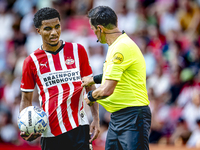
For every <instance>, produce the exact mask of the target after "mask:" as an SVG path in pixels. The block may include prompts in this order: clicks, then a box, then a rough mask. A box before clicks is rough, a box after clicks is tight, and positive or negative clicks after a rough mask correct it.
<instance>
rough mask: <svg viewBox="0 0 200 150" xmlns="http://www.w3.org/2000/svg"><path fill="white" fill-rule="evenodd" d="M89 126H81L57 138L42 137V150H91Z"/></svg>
mask: <svg viewBox="0 0 200 150" xmlns="http://www.w3.org/2000/svg"><path fill="white" fill-rule="evenodd" d="M89 139H90V135H89V125H84V126H79V127H77V128H75V129H72V130H70V131H68V132H66V133H63V134H61V135H58V136H56V137H41V142H40V145H41V148H42V150H90V148H89Z"/></svg>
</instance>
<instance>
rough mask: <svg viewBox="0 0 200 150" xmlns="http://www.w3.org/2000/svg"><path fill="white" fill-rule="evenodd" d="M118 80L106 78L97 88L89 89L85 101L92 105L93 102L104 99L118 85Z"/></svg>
mask: <svg viewBox="0 0 200 150" xmlns="http://www.w3.org/2000/svg"><path fill="white" fill-rule="evenodd" d="M117 83H118V81H116V80H105V82H104V84H103V85H101V86H100V87H98V88H97V89H96V90H92V91H89V92H88V94H87V96H86V97H85V102H86V103H87V104H88V105H90V104H91V103H92V102H94V101H96V100H99V99H104V98H106V97H108V96H110V95H111V94H112V93H113V92H114V90H115V87H116V85H117Z"/></svg>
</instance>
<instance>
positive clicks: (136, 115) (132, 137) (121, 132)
mask: <svg viewBox="0 0 200 150" xmlns="http://www.w3.org/2000/svg"><path fill="white" fill-rule="evenodd" d="M150 126H151V112H150V108H149V107H148V106H141V107H128V108H125V109H122V110H120V111H117V112H114V113H112V114H111V120H110V123H109V128H108V133H107V139H106V146H105V149H106V150H149V131H150Z"/></svg>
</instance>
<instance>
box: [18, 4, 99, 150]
mask: <svg viewBox="0 0 200 150" xmlns="http://www.w3.org/2000/svg"><path fill="white" fill-rule="evenodd" d="M34 25H35V27H36V30H37V32H38V33H39V34H40V35H41V37H42V41H43V45H42V46H41V47H40V48H38V49H37V50H35V51H34V52H33V53H32V54H30V55H29V56H28V57H27V58H26V59H25V61H24V64H23V71H22V80H21V90H22V99H21V104H20V111H21V110H22V109H24V108H25V107H27V106H31V105H32V96H33V90H34V87H35V85H36V86H37V89H38V93H39V102H40V105H41V107H42V108H43V110H44V111H45V112H46V113H47V116H48V125H47V129H46V130H45V132H44V133H43V134H42V137H41V147H42V150H56V149H58V150H62V149H70V150H89V141H90V142H92V141H93V140H94V139H96V138H97V136H98V134H99V132H100V127H99V114H98V103H95V104H94V106H93V107H91V113H92V115H93V122H92V123H91V125H90V129H89V122H88V120H87V116H86V113H85V111H84V104H83V94H84V91H85V90H86V93H87V92H88V91H90V90H94V89H95V86H91V87H86V88H83V87H82V86H81V83H82V82H81V78H82V77H84V76H91V75H92V70H91V67H90V65H89V62H88V56H87V53H86V51H85V49H84V47H83V46H82V45H80V44H76V43H69V42H65V41H62V40H60V39H59V37H60V34H61V24H60V15H59V13H58V11H57V10H55V9H53V8H48V7H46V8H42V9H40V10H39V11H37V13H36V14H35V15H34ZM90 133H93V137H90ZM20 135H21V137H22V138H23V139H25V140H27V141H32V140H34V139H36V138H37V137H39V136H41V134H40V133H36V134H34V133H31V134H30V135H28V136H27V135H26V133H24V132H21V133H20Z"/></svg>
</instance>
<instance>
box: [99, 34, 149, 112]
mask: <svg viewBox="0 0 200 150" xmlns="http://www.w3.org/2000/svg"><path fill="white" fill-rule="evenodd" d="M106 79H109V80H116V81H118V84H117V86H116V88H115V90H114V92H113V94H112V95H110V96H109V97H107V98H105V99H101V100H97V102H98V103H99V104H101V105H102V106H103V107H104V108H105V109H106V110H107V111H109V112H111V113H112V112H116V111H118V110H120V109H123V108H126V107H132V106H146V105H148V104H149V100H148V96H147V90H146V65H145V60H144V57H143V55H142V53H141V51H140V49H139V48H138V46H137V45H136V44H135V43H134V42H133V41H132V40H131V39H130V38H129V37H128V36H127V34H126V33H124V34H122V35H121V36H119V37H118V38H117V39H116V40H115V42H114V43H113V44H112V45H110V46H109V49H108V53H107V56H106V61H105V63H104V67H103V79H102V84H103V83H104V82H105V80H106Z"/></svg>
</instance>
